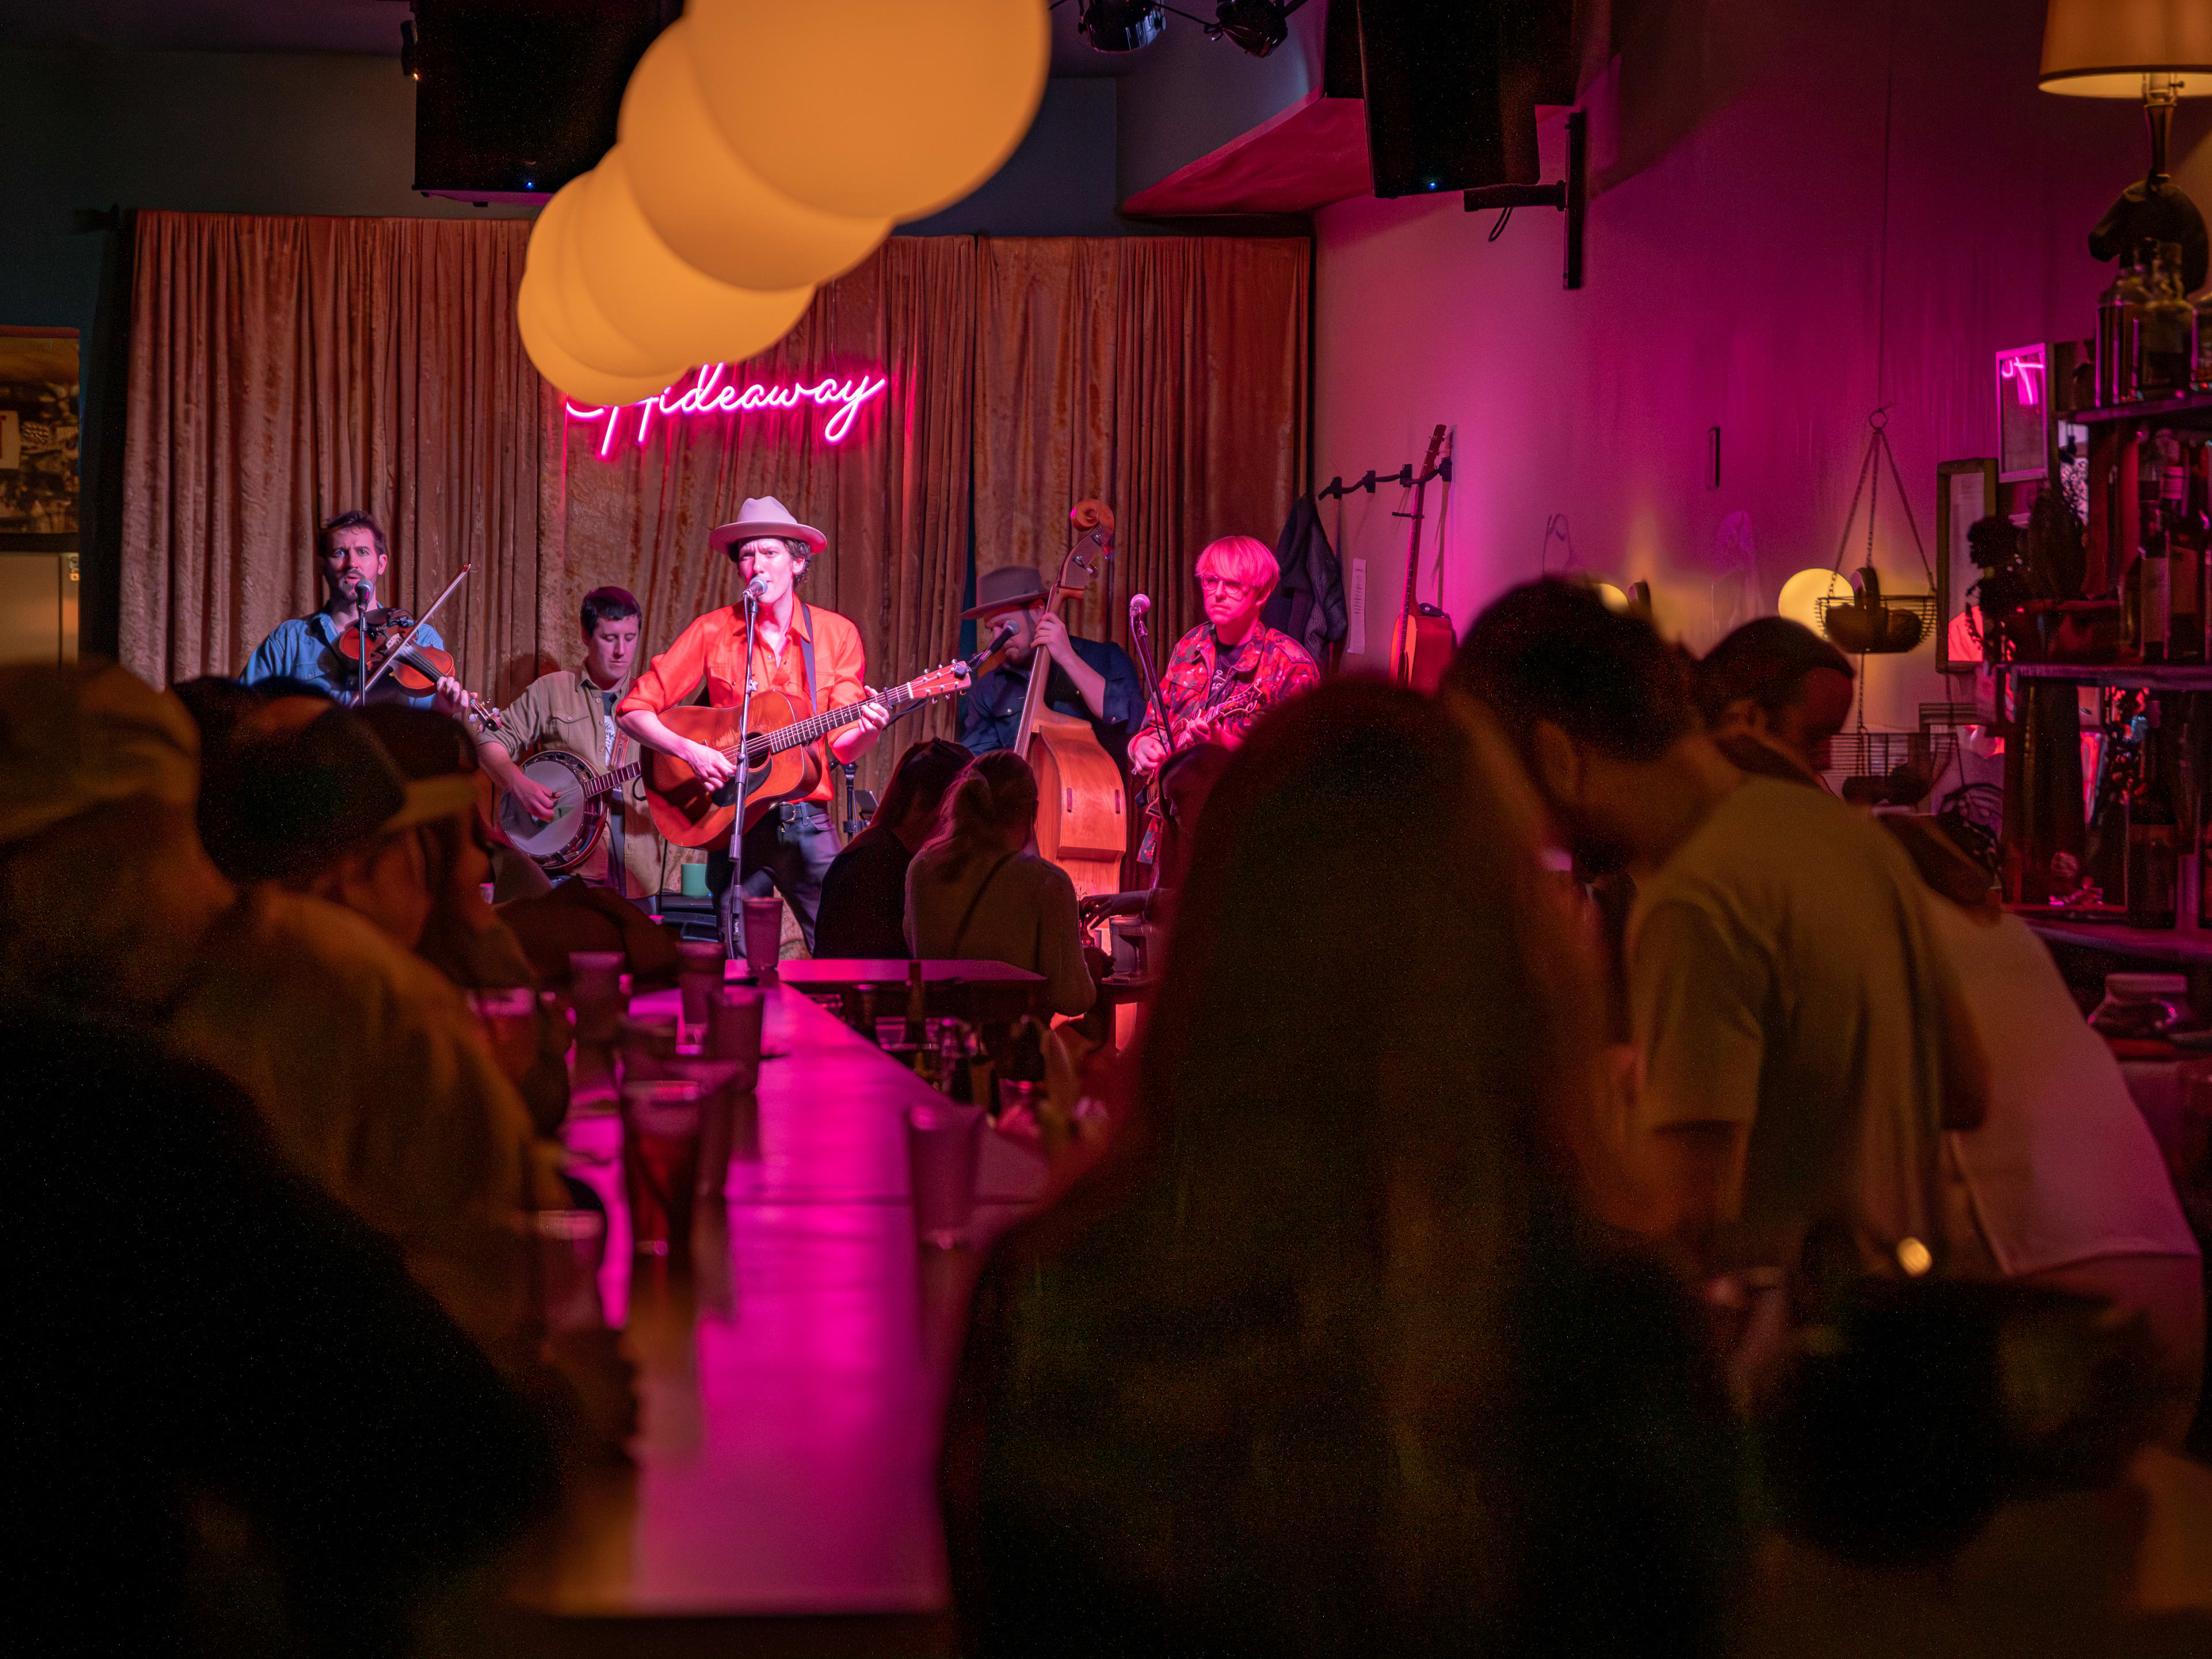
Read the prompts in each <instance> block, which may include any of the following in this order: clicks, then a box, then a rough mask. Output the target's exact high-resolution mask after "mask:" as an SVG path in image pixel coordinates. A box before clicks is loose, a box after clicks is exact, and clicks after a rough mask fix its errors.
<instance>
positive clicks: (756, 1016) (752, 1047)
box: [707, 985, 766, 1090]
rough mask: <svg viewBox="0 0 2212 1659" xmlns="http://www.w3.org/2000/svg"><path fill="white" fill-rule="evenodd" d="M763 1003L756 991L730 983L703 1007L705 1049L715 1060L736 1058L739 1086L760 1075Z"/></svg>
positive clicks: (754, 1080) (749, 1082) (743, 1086)
mask: <svg viewBox="0 0 2212 1659" xmlns="http://www.w3.org/2000/svg"><path fill="white" fill-rule="evenodd" d="M765 1006H766V1004H765V1002H764V1000H763V998H762V996H761V994H760V993H759V992H758V991H756V990H754V989H752V988H751V987H749V986H744V985H732V986H729V987H726V988H724V989H723V990H722V991H720V992H719V993H717V994H716V995H715V998H714V1002H713V1003H712V1004H711V1005H709V1006H708V1010H707V1018H708V1030H707V1052H708V1054H712V1055H714V1058H715V1059H717V1060H735V1061H736V1062H737V1064H738V1075H739V1078H740V1079H741V1080H740V1081H739V1082H738V1085H737V1086H738V1089H739V1090H745V1089H750V1088H751V1087H752V1086H753V1085H754V1084H755V1083H756V1082H757V1081H758V1080H759V1078H760V1053H761V1014H762V1012H763V1008H764V1007H765Z"/></svg>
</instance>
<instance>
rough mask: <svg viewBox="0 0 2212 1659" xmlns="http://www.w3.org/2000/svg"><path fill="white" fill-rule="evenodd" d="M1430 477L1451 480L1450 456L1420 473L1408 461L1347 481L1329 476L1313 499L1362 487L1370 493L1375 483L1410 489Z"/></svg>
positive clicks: (1345, 493)
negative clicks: (1393, 468) (1398, 465)
mask: <svg viewBox="0 0 2212 1659" xmlns="http://www.w3.org/2000/svg"><path fill="white" fill-rule="evenodd" d="M1431 478H1442V479H1443V481H1444V482H1445V483H1450V482H1451V457H1450V456H1449V455H1447V456H1445V457H1444V458H1443V459H1442V460H1440V461H1438V462H1437V464H1436V465H1434V466H1432V467H1431V468H1430V469H1429V470H1428V471H1425V472H1421V473H1416V472H1415V471H1413V463H1412V462H1411V461H1408V462H1407V463H1406V464H1405V465H1403V466H1401V467H1400V468H1399V469H1398V470H1397V471H1395V472H1376V471H1373V470H1372V469H1370V470H1369V471H1367V472H1366V473H1365V474H1364V475H1363V476H1361V477H1357V478H1353V479H1351V480H1349V481H1347V480H1346V479H1344V478H1342V477H1335V478H1331V479H1330V480H1329V481H1328V483H1325V484H1323V485H1322V487H1321V488H1320V489H1316V490H1315V491H1314V499H1315V500H1316V501H1328V500H1331V499H1332V498H1334V497H1335V496H1339V495H1350V494H1351V493H1352V491H1353V490H1355V489H1364V490H1365V491H1366V492H1367V493H1368V494H1369V495H1373V494H1374V493H1375V486H1376V485H1377V484H1396V485H1397V486H1398V488H1400V489H1412V488H1413V486H1414V485H1415V484H1417V483H1428V481H1429V480H1430V479H1431ZM1401 516H1402V515H1401Z"/></svg>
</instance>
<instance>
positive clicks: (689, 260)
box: [619, 19, 891, 289]
mask: <svg viewBox="0 0 2212 1659" xmlns="http://www.w3.org/2000/svg"><path fill="white" fill-rule="evenodd" d="M690 39H691V37H690V23H688V22H687V21H684V20H682V19H678V21H676V22H673V23H671V24H670V25H669V26H668V27H667V28H666V29H665V30H663V31H662V33H661V34H660V37H659V39H658V40H655V41H654V42H653V44H652V45H651V46H648V47H647V48H646V53H645V56H644V57H643V58H640V59H639V60H638V65H637V67H636V68H635V70H632V71H630V77H629V88H628V90H626V91H625V92H624V93H623V100H622V124H621V127H620V129H619V131H620V132H621V136H622V146H623V155H624V156H625V157H627V158H628V167H629V185H630V191H631V192H632V193H633V194H634V195H635V197H637V204H638V206H639V207H640V208H641V209H642V210H644V213H645V216H646V219H647V222H648V223H650V224H651V225H652V226H653V229H654V230H656V231H658V232H659V234H660V239H661V240H663V241H665V242H666V243H667V244H668V246H669V250H670V251H671V252H673V253H674V254H675V255H676V257H677V258H679V259H681V260H683V261H684V263H685V264H689V265H691V266H693V267H695V268H696V269H697V270H702V271H704V272H705V273H706V274H707V275H708V276H712V277H713V278H714V280H715V281H716V282H720V283H729V284H730V285H731V286H732V287H733V288H750V289H779V288H799V287H802V286H804V285H805V284H806V283H824V282H827V281H829V278H831V277H832V276H838V275H841V274H842V273H843V272H845V271H848V270H851V269H852V268H853V267H854V265H856V264H860V261H861V260H863V259H865V258H867V257H868V255H869V254H870V253H871V252H873V251H874V250H875V248H876V246H877V245H878V243H880V242H881V241H882V240H884V237H886V236H888V235H889V234H890V228H891V222H890V219H889V218H888V217H886V216H882V215H878V216H875V217H873V218H862V219H854V218H848V217H846V216H844V215H842V214H836V213H824V212H823V211H822V210H821V209H819V208H811V207H808V206H806V205H805V204H803V203H799V202H795V201H793V200H792V198H791V197H788V196H787V195H785V194H784V193H783V192H782V191H780V190H777V189H776V188H775V186H774V185H770V184H769V182H768V181H767V180H766V179H763V178H762V177H761V176H760V174H759V173H756V172H754V171H753V169H752V168H751V167H749V166H748V165H746V163H745V161H744V158H743V157H742V156H740V155H738V153H737V152H736V151H735V150H733V149H731V148H730V145H729V141H728V140H727V139H726V138H724V137H722V130H721V129H720V127H718V126H716V125H714V118H712V117H711V116H709V115H708V112H707V101H706V97H705V94H702V92H701V91H700V88H699V77H698V76H696V74H694V73H693V72H692V68H691V58H690Z"/></svg>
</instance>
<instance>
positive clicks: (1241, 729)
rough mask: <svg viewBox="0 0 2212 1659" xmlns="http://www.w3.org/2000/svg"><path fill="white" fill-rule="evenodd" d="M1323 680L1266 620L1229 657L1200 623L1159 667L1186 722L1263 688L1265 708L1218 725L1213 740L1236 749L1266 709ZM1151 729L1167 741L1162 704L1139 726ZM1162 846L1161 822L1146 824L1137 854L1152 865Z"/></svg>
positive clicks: (1166, 693)
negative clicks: (1249, 689)
mask: <svg viewBox="0 0 2212 1659" xmlns="http://www.w3.org/2000/svg"><path fill="white" fill-rule="evenodd" d="M1217 678H1218V686H1217V684H1216V682H1217ZM1318 684H1321V670H1319V669H1318V668H1316V667H1315V666H1314V659H1312V658H1311V657H1310V656H1308V655H1307V654H1306V652H1305V647H1304V646H1302V645H1300V644H1299V643H1298V642H1297V641H1296V640H1294V639H1292V638H1291V636H1290V635H1287V634H1282V633H1278V632H1277V631H1276V630H1275V629H1272V628H1269V627H1267V626H1265V625H1264V624H1261V625H1258V626H1255V627H1254V629H1252V631H1251V632H1250V633H1249V634H1247V635H1245V636H1244V637H1243V639H1242V640H1241V641H1238V642H1237V647H1236V648H1235V649H1233V650H1231V652H1230V653H1228V655H1227V657H1226V658H1224V657H1223V656H1222V654H1221V647H1220V646H1219V645H1218V643H1217V642H1216V641H1215V640H1214V637H1213V624H1212V623H1199V625H1198V626H1197V627H1195V628H1194V629H1191V630H1190V632H1189V633H1188V634H1186V635H1183V636H1182V638H1181V639H1180V640H1177V641H1176V648H1175V651H1174V653H1173V654H1172V655H1170V657H1169V658H1168V662H1167V666H1166V667H1165V668H1164V669H1163V670H1162V671H1160V696H1161V698H1162V699H1163V700H1164V702H1166V704H1167V706H1168V713H1169V714H1170V715H1172V716H1173V717H1174V719H1175V721H1176V725H1178V726H1181V725H1182V724H1183V723H1184V722H1186V721H1188V720H1189V719H1190V718H1191V717H1192V716H1193V715H1194V714H1198V713H1200V711H1201V710H1203V709H1205V708H1209V707H1211V706H1212V704H1214V703H1217V702H1221V701H1222V700H1223V699H1224V698H1226V697H1231V696H1236V695H1237V693H1238V692H1239V691H1242V690H1244V689H1245V688H1246V687H1247V686H1249V687H1252V688H1253V689H1254V690H1256V691H1257V692H1258V693H1259V701H1260V707H1259V708H1250V709H1246V710H1245V711H1243V713H1241V714H1232V715H1231V716H1230V717H1229V718H1228V719H1227V720H1224V721H1222V722H1221V723H1220V724H1219V725H1218V726H1215V727H1214V729H1213V735H1212V741H1213V742H1215V743H1218V744H1223V745H1225V746H1226V747H1228V748H1231V749H1234V748H1236V747H1237V744H1241V743H1243V741H1244V734H1245V733H1246V732H1249V731H1250V730H1251V729H1252V722H1253V721H1255V720H1258V719H1259V718H1260V716H1261V714H1264V713H1266V712H1267V709H1269V708H1273V706H1274V705H1275V704H1277V703H1279V702H1282V701H1283V700H1284V699H1285V697H1294V696H1297V694H1298V693H1299V692H1301V691H1306V690H1311V689H1312V688H1313V687H1315V686H1316V685H1318ZM1147 732H1149V733H1151V734H1152V736H1153V737H1156V738H1161V740H1162V741H1165V740H1166V734H1164V732H1161V730H1160V717H1159V711H1158V709H1157V708H1154V709H1152V710H1151V711H1150V712H1148V713H1147V714H1146V716H1145V723H1144V725H1143V726H1140V727H1139V730H1138V735H1139V737H1141V736H1143V735H1145V734H1146V733H1147ZM1158 848H1159V824H1158V821H1157V820H1155V821H1154V822H1152V823H1149V824H1147V825H1146V829H1145V842H1144V845H1143V846H1142V847H1140V848H1138V850H1137V856H1138V857H1139V859H1140V860H1143V861H1144V862H1145V863H1146V864H1150V863H1152V861H1153V857H1154V854H1156V853H1157V852H1158Z"/></svg>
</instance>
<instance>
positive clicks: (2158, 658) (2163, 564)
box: [2136, 524, 2173, 663]
mask: <svg viewBox="0 0 2212 1659" xmlns="http://www.w3.org/2000/svg"><path fill="white" fill-rule="evenodd" d="M2136 606H2137V613H2136V638H2137V639H2138V640H2139V641H2142V659H2143V661H2144V662H2146V663H2162V662H2164V661H2165V660H2166V645H2167V642H2168V641H2169V640H2170V639H2171V638H2172V633H2173V562H2172V559H2170V558H2168V557H2167V556H2166V532H2165V531H2164V530H2162V529H2160V528H2159V527H2158V526H2157V525H2155V524H2149V525H2146V526H2143V540H2142V558H2140V559H2138V560H2137V561H2136Z"/></svg>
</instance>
